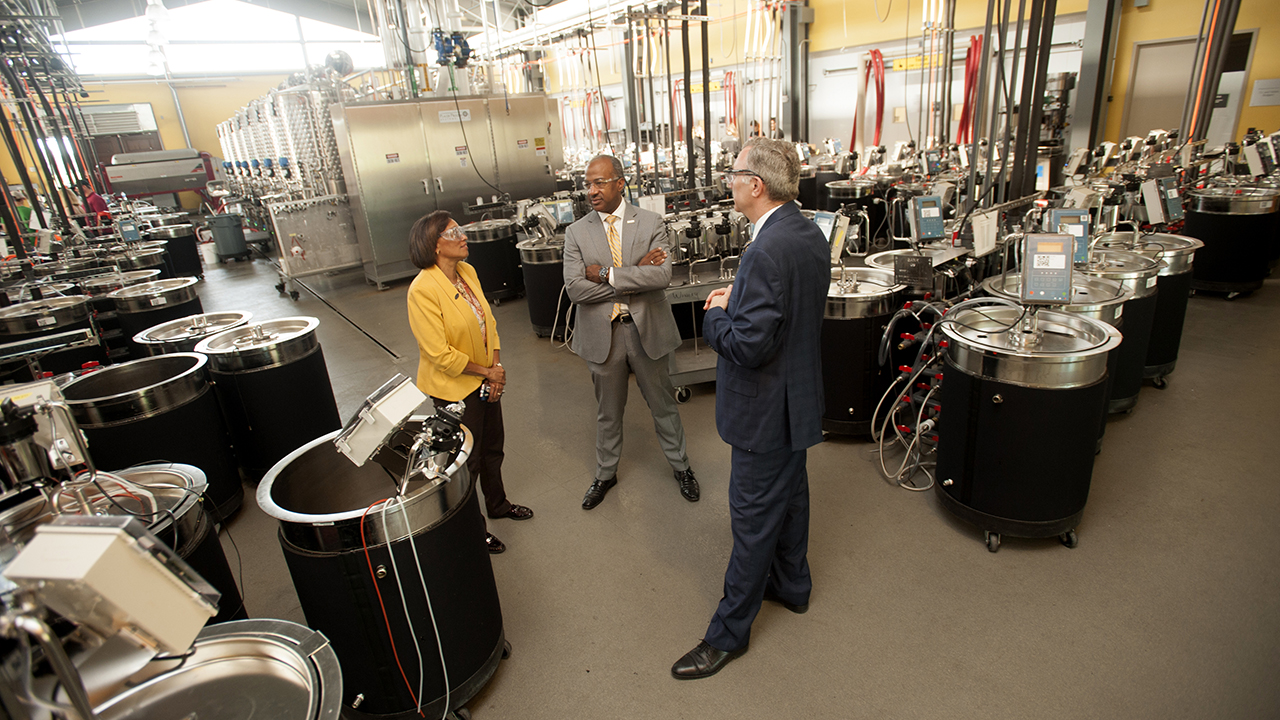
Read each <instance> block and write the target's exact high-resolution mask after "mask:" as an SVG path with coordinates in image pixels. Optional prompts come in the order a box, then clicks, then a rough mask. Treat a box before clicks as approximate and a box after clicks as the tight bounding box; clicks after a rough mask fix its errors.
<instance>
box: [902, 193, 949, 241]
mask: <svg viewBox="0 0 1280 720" xmlns="http://www.w3.org/2000/svg"><path fill="white" fill-rule="evenodd" d="M910 216H911V235H912V236H913V237H914V238H915V239H916V241H917V242H922V243H924V242H931V241H933V240H941V239H942V237H943V236H944V235H945V234H946V228H945V227H944V226H943V223H942V198H940V197H938V196H937V195H921V196H920V197H914V198H911V213H910Z"/></svg>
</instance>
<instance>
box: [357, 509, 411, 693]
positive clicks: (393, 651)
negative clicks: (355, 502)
mask: <svg viewBox="0 0 1280 720" xmlns="http://www.w3.org/2000/svg"><path fill="white" fill-rule="evenodd" d="M387 502H391V500H390V499H385V500H379V501H378V502H375V503H373V505H370V506H369V507H367V508H365V509H364V512H363V513H361V514H360V546H361V549H363V550H364V561H365V563H367V564H368V565H369V579H370V580H372V581H373V591H374V592H375V593H377V594H378V607H379V608H381V609H382V622H384V623H386V626H387V639H388V640H390V641H391V655H392V656H393V657H394V658H395V659H396V667H397V668H399V669H400V677H401V678H403V679H404V686H405V687H406V688H407V689H408V690H409V699H411V700H413V705H414V707H416V708H417V709H418V715H419V716H421V717H426V715H423V714H422V704H421V703H419V702H418V696H417V694H416V693H414V692H413V686H412V685H410V684H409V676H408V675H406V674H405V672H404V666H403V665H401V664H400V653H399V652H398V651H396V638H395V636H394V635H392V634H391V620H390V619H388V618H387V606H386V605H385V604H383V602H382V590H381V589H379V588H378V576H377V575H375V574H374V572H373V561H372V560H370V559H369V541H368V540H366V539H365V537H364V519H365V518H366V517H367V516H368V515H369V511H370V510H372V509H373V506H374V505H377V504H379V503H387ZM410 542H413V540H412V539H410ZM387 552H388V553H390V552H394V550H393V548H392V547H391V544H390V543H388V544H387Z"/></svg>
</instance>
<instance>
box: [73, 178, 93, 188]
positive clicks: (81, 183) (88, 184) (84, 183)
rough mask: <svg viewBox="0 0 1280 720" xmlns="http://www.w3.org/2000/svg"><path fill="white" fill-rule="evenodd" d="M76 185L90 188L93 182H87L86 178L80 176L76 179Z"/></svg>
mask: <svg viewBox="0 0 1280 720" xmlns="http://www.w3.org/2000/svg"><path fill="white" fill-rule="evenodd" d="M76 187H78V188H82V187H87V188H89V189H90V190H92V189H93V183H91V182H89V181H88V180H85V179H84V178H80V179H79V180H77V181H76Z"/></svg>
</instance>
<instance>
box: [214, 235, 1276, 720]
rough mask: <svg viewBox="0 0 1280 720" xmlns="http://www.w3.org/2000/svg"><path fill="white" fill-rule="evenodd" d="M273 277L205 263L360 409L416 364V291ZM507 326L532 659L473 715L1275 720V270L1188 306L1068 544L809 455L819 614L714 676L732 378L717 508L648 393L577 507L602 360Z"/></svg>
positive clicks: (793, 621) (498, 530)
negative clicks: (658, 432) (302, 326)
mask: <svg viewBox="0 0 1280 720" xmlns="http://www.w3.org/2000/svg"><path fill="white" fill-rule="evenodd" d="M275 282H276V275H275V270H274V268H273V267H272V266H271V265H270V264H268V263H267V262H266V261H263V260H261V259H259V260H256V261H254V262H252V263H234V264H230V265H225V266H210V267H209V269H208V272H207V274H206V276H205V282H204V283H202V285H201V286H200V293H201V297H202V299H203V302H204V306H205V309H206V310H207V311H213V310H250V311H252V312H253V313H254V315H255V317H256V318H259V319H269V318H274V317H283V316H286V315H312V316H315V317H318V318H319V319H320V321H321V324H320V329H319V334H320V339H321V343H322V345H323V348H324V352H325V356H326V359H327V362H328V367H329V373H330V376H331V378H332V381H333V387H334V391H335V393H336V395H337V400H338V406H339V408H340V410H341V412H342V414H343V416H344V418H345V417H346V416H347V415H349V414H350V413H351V412H352V411H353V410H354V409H355V408H356V407H357V406H358V405H359V403H360V402H361V400H363V399H364V397H365V396H366V395H367V394H369V393H370V392H372V391H373V390H374V389H376V388H377V387H379V386H380V385H381V384H382V383H383V382H385V381H386V380H387V379H388V378H390V377H391V376H392V375H393V374H395V373H397V372H400V373H404V374H406V375H409V376H412V375H413V374H414V373H415V372H416V367H417V355H416V350H415V345H414V341H413V338H412V335H411V334H410V331H409V328H408V324H407V320H406V311H405V294H406V292H407V288H408V282H407V281H403V282H400V283H396V284H394V285H393V286H392V287H391V289H390V290H387V291H385V292H378V291H376V290H374V289H373V288H372V287H370V286H368V285H366V284H365V283H364V281H363V276H362V274H361V273H360V272H359V271H352V272H346V273H342V274H340V275H337V276H335V277H328V278H311V279H307V280H305V281H304V282H305V284H306V286H307V287H309V288H310V290H311V291H308V290H307V289H304V288H299V289H301V290H302V293H301V297H300V299H299V300H298V301H296V302H294V301H291V300H289V299H288V298H285V297H282V296H280V295H279V294H278V293H277V292H276V290H275V289H274V287H273V286H274V284H275ZM312 291H313V292H312ZM339 313H341V314H339ZM495 314H496V316H497V318H498V323H499V330H500V332H501V336H502V349H503V364H504V365H505V366H506V368H507V372H508V377H509V379H510V382H509V384H508V386H507V393H506V397H505V398H504V405H505V417H506V424H507V427H506V431H507V446H506V454H507V457H506V464H505V468H504V474H505V477H506V486H507V490H508V493H509V495H510V497H511V498H512V499H513V500H514V501H516V502H519V503H523V504H527V505H529V506H530V507H532V508H533V509H534V510H535V511H536V513H537V517H536V518H534V519H533V520H531V521H528V522H523V523H515V522H512V521H509V520H502V521H491V522H490V529H491V530H492V531H493V532H494V533H495V534H497V535H498V536H499V537H501V538H502V539H503V540H504V541H505V542H506V543H507V546H508V550H507V552H506V553H505V554H503V555H500V556H495V557H494V558H493V568H494V574H495V576H496V578H497V583H498V589H499V593H500V595H501V599H502V606H503V617H504V623H505V627H506V635H507V638H508V639H509V640H510V641H511V643H512V645H513V646H514V653H513V655H512V657H511V659H509V660H507V661H505V662H503V663H502V664H501V665H500V667H499V669H498V671H497V674H496V675H495V676H494V677H493V680H492V681H491V682H490V683H489V685H488V686H487V688H486V689H485V690H484V691H482V692H481V693H480V695H478V696H477V697H476V698H474V699H473V701H472V702H471V704H470V708H471V710H472V712H473V714H474V717H476V718H478V719H482V720H489V719H520V720H536V719H540V718H555V719H556V720H562V719H563V718H773V717H789V716H791V717H820V718H836V717H839V718H850V717H867V718H931V719H932V718H947V719H948V720H962V719H964V718H1030V717H1034V718H1070V719H1071V720H1083V719H1085V718H1130V719H1136V718H1161V719H1167V718H1210V717H1215V718H1228V717H1229V718H1263V717H1280V682H1278V681H1277V678H1280V563H1278V562H1277V561H1276V558H1277V557H1280V525H1278V524H1277V517H1280V473H1278V472H1277V471H1276V469H1275V467H1276V466H1275V462H1276V458H1277V455H1275V454H1272V453H1274V452H1275V450H1274V448H1275V445H1273V443H1275V442H1277V438H1280V412H1278V411H1277V407H1280V372H1277V369H1278V368H1280V324H1277V323H1276V321H1275V318H1276V317H1277V316H1280V281H1271V282H1269V283H1268V287H1266V288H1265V289H1264V290H1262V291H1260V292H1257V293H1254V294H1253V295H1252V296H1249V297H1244V298H1240V299H1237V300H1235V301H1232V302H1228V301H1225V300H1224V299H1222V298H1220V297H1197V298H1193V299H1192V300H1191V304H1190V309H1189V311H1188V315H1187V322H1186V329H1185V335H1184V338H1183V342H1182V351H1181V355H1180V358H1179V363H1178V367H1177V371H1176V373H1175V374H1174V375H1172V376H1171V378H1170V383H1169V387H1168V388H1167V389H1166V390H1163V391H1162V390H1157V389H1154V388H1151V387H1146V388H1144V389H1143V390H1142V394H1141V400H1140V402H1139V404H1138V407H1137V409H1136V410H1135V411H1134V412H1133V414H1131V415H1128V416H1120V417H1115V418H1114V419H1113V420H1112V421H1111V423H1110V427H1109V428H1108V429H1107V436H1106V447H1105V449H1104V450H1103V452H1102V454H1101V455H1100V456H1098V458H1097V462H1096V464H1095V468H1094V474H1093V486H1092V492H1091V495H1090V501H1089V505H1088V507H1087V509H1086V511H1085V516H1084V520H1083V522H1082V523H1081V524H1080V526H1079V537H1080V545H1079V547H1078V548H1077V549H1074V550H1068V549H1066V548H1064V547H1063V546H1061V545H1060V544H1059V543H1058V542H1057V541H1054V540H1018V539H1012V538H1007V539H1006V540H1005V543H1004V545H1003V547H1002V549H1001V550H1000V552H999V553H997V554H991V553H989V552H987V550H986V547H985V545H984V544H983V542H982V534H981V533H980V532H979V531H977V530H976V529H974V528H973V527H971V526H969V525H966V524H964V523H962V522H959V521H957V520H955V519H954V518H952V517H951V516H950V515H949V514H948V513H947V512H946V511H945V510H943V509H942V508H941V507H940V506H939V504H938V501H937V500H936V498H935V497H934V496H933V494H932V493H911V492H906V491H903V490H901V489H897V488H895V487H893V486H892V485H890V484H888V483H886V481H885V480H883V479H882V478H881V477H880V475H879V473H878V471H877V469H876V467H875V456H874V454H873V452H872V451H873V445H871V444H870V443H869V442H867V441H865V440H862V439H851V438H840V437H835V438H831V439H828V440H827V441H826V442H825V443H823V444H821V445H819V446H817V447H815V448H813V449H812V450H810V453H809V476H810V483H811V495H812V506H813V510H812V523H811V540H810V551H809V560H810V563H811V565H812V569H813V578H814V592H813V598H812V604H811V609H810V611H809V613H808V614H806V615H802V616H798V615H793V614H791V613H789V612H787V611H786V610H785V609H783V608H782V607H781V606H778V605H774V604H766V605H765V606H764V609H763V610H762V611H761V613H760V616H759V618H758V619H757V620H756V623H755V627H754V633H753V637H752V642H751V649H750V651H749V652H748V653H747V654H746V655H745V656H744V657H742V658H741V659H739V660H736V661H735V662H733V663H732V664H730V665H729V666H728V667H727V668H726V669H725V670H724V671H722V672H721V673H720V674H719V675H717V676H715V677H713V678H710V679H706V680H701V681H696V682H678V681H676V680H673V679H672V678H671V676H670V674H669V668H670V666H671V663H672V662H674V661H675V660H676V659H677V658H678V657H680V655H681V654H683V653H684V652H685V651H687V650H689V649H690V648H691V647H693V645H694V644H695V643H696V642H697V641H698V640H699V638H700V637H701V635H702V633H703V631H704V630H705V628H706V623H707V621H708V619H709V618H710V616H711V613H712V612H713V611H714V609H715V605H716V603H717V602H718V600H719V598H720V594H721V584H722V579H723V572H724V568H725V563H726V560H727V558H728V555H729V551H730V547H731V537H730V534H729V519H728V507H727V499H726V488H727V484H728V471H729V448H728V446H726V445H725V444H724V443H723V442H721V440H720V439H719V436H718V435H717V434H716V431H715V419H714V404H715V403H714V386H713V385H710V384H708V385H702V386H698V387H696V388H695V389H694V393H693V397H692V399H691V400H690V401H689V402H688V404H686V405H683V406H681V415H682V417H683V420H684V425H685V428H686V430H687V434H688V447H689V457H690V459H691V461H692V464H693V467H694V469H695V470H696V471H697V473H698V478H699V480H700V482H701V484H702V501H701V502H698V503H694V504H691V503H688V502H686V501H685V500H683V499H682V498H681V497H680V495H679V493H678V490H677V487H676V484H675V481H674V480H673V479H672V477H671V472H670V469H669V468H668V467H667V465H666V462H665V461H664V460H663V457H662V453H661V451H660V449H659V447H658V445H657V441H656V439H655V437H654V433H653V428H652V422H651V420H650V418H649V415H648V413H647V411H646V409H645V407H644V404H643V401H642V400H641V398H640V397H639V393H638V391H636V390H635V386H634V383H633V385H632V400H631V406H630V411H629V412H628V415H627V419H626V438H627V443H626V449H625V451H624V456H623V459H622V464H621V467H620V470H619V477H620V478H621V481H620V483H619V485H618V487H617V488H615V489H614V490H613V491H612V492H611V493H610V494H609V496H608V498H607V499H606V500H605V501H604V503H603V504H602V505H601V506H600V507H598V508H597V509H595V510H593V511H591V512H585V511H583V510H582V508H581V507H580V502H581V499H582V493H583V492H584V491H585V490H586V488H587V485H588V484H589V483H590V482H591V478H592V472H593V469H594V446H593V443H594V419H595V403H594V399H593V395H592V390H591V382H590V376H589V374H588V371H587V368H586V366H585V364H584V363H583V361H582V360H580V359H579V358H577V357H575V356H574V355H573V354H571V353H570V352H568V351H567V350H565V349H562V348H559V347H556V346H553V345H552V343H551V342H549V341H548V340H545V339H542V340H540V339H538V338H536V337H535V336H534V334H533V332H532V330H531V328H530V325H529V319H528V313H527V309H526V306H525V304H524V301H523V300H513V301H508V302H504V303H503V304H502V305H501V306H500V307H497V308H495ZM343 316H345V317H346V318H347V319H344V317H343ZM348 319H349V320H350V321H353V322H354V323H356V324H358V325H359V329H357V327H355V326H354V325H353V324H352V322H349V321H348ZM1046 430H1051V428H1046ZM1268 447H1271V448H1273V449H1272V450H1271V451H1268V450H1267V449H1266V448H1268ZM248 492H249V493H250V494H248V495H247V497H246V503H245V507H244V509H243V510H242V511H241V512H240V513H239V515H238V516H237V517H236V518H235V519H234V520H233V521H232V522H231V523H230V524H229V528H228V530H229V532H228V533H224V535H223V538H224V545H226V546H227V547H228V553H229V557H231V558H232V564H233V567H234V565H235V560H234V550H232V549H230V548H231V544H230V543H229V542H228V541H229V540H231V539H234V541H235V545H236V546H238V548H239V549H240V551H241V552H242V553H243V573H244V575H243V577H244V595H245V600H246V604H247V607H248V610H249V613H250V615H251V616H253V617H277V618H284V619H288V620H293V621H297V622H302V621H303V616H302V612H301V610H300V608H299V605H298V601H297V598H296V597H295V595H294V591H293V587H292V584H291V582H290V580H289V574H288V571H287V570H286V568H285V565H284V560H283V556H282V554H281V551H280V548H279V545H278V543H277V540H276V525H275V522H274V521H272V520H271V519H269V518H267V517H266V516H265V515H263V513H262V512H261V511H260V510H259V509H258V508H257V506H256V504H255V503H254V502H253V501H252V494H251V493H252V488H249V489H248Z"/></svg>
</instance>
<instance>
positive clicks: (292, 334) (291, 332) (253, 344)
mask: <svg viewBox="0 0 1280 720" xmlns="http://www.w3.org/2000/svg"><path fill="white" fill-rule="evenodd" d="M318 327H320V321H319V320H318V319H317V318H313V317H305V316H298V317H286V318H279V319H276V320H267V321H266V322H261V323H253V324H252V325H242V326H240V327H237V328H233V329H231V330H226V331H223V332H220V333H218V334H217V335H212V336H210V337H207V338H205V339H204V340H201V341H200V343H199V344H198V345H196V350H195V351H196V352H198V353H204V354H205V355H208V356H209V361H210V363H211V364H212V367H213V369H214V370H217V371H221V372H237V371H241V370H253V369H260V368H266V367H272V366H275V365H282V364H285V363H288V362H292V361H294V360H297V359H299V358H301V357H303V356H305V355H307V354H308V353H310V352H311V351H312V349H314V348H316V347H318V346H319V344H320V343H319V340H317V339H316V334H315V330H316V328H318Z"/></svg>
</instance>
